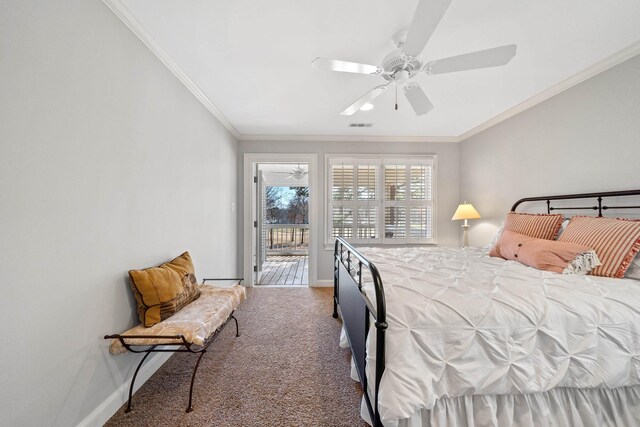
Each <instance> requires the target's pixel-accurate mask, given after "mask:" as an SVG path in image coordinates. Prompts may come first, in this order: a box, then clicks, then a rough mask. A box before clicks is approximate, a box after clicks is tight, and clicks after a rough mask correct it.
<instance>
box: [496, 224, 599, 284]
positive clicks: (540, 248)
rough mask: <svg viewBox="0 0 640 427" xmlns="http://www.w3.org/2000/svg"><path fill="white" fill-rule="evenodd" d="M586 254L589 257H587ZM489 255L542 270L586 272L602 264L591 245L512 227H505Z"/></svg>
mask: <svg viewBox="0 0 640 427" xmlns="http://www.w3.org/2000/svg"><path fill="white" fill-rule="evenodd" d="M585 254H587V256H586V259H585V257H583V255H585ZM489 255H491V256H492V257H500V258H504V259H510V260H515V261H519V262H521V263H522V264H524V265H528V266H530V267H534V268H537V269H539V270H548V271H553V272H556V273H565V274H567V273H582V274H586V273H588V272H589V271H591V269H592V268H594V267H595V266H597V265H599V264H600V262H599V261H598V258H597V256H595V252H594V251H592V250H591V249H590V248H589V247H588V246H584V245H579V244H577V243H567V242H558V241H557V240H546V239H536V238H535V237H530V236H525V235H523V234H519V233H514V232H513V231H510V230H504V232H503V233H502V236H500V239H499V240H498V242H497V243H496V244H495V246H494V247H493V248H491V251H490V252H489Z"/></svg>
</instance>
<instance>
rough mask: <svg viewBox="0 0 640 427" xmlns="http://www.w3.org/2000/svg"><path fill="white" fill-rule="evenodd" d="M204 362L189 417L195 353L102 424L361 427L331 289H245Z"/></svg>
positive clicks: (169, 366)
mask: <svg viewBox="0 0 640 427" xmlns="http://www.w3.org/2000/svg"><path fill="white" fill-rule="evenodd" d="M248 291H249V293H248V298H247V301H245V302H244V303H243V304H242V305H241V306H240V308H239V309H238V310H237V311H236V317H237V318H238V322H239V323H240V337H239V338H236V337H235V327H234V325H233V322H231V323H230V324H229V325H228V327H227V328H225V329H224V330H223V331H222V333H221V334H220V335H219V336H218V337H217V338H216V341H215V342H214V343H213V344H212V345H211V347H209V351H208V352H207V354H205V355H204V357H203V358H202V362H201V363H200V368H199V369H198V375H197V377H196V382H195V386H194V392H193V394H194V396H193V402H194V403H193V408H194V410H193V412H191V413H188V414H187V413H185V408H186V406H187V400H188V393H189V382H190V380H191V372H192V369H193V366H194V364H195V361H196V357H195V356H194V355H192V354H185V353H177V354H174V355H173V356H172V357H171V358H170V359H169V360H168V361H167V362H166V363H165V364H164V365H163V366H162V367H161V368H160V369H159V370H158V371H157V372H156V373H155V374H154V375H153V376H152V377H151V378H150V379H149V381H147V383H146V384H144V385H143V386H142V387H141V388H140V389H139V390H138V392H137V393H136V394H135V395H134V396H133V410H132V412H130V413H128V414H126V413H125V412H124V409H125V406H126V405H123V407H122V408H120V409H119V410H118V412H117V413H116V414H115V415H114V416H113V417H112V418H111V419H110V420H109V421H108V422H107V424H106V425H107V426H212V427H213V426H216V427H218V426H220V427H226V426H234V427H235V426H239V427H244V426H247V427H251V426H263V427H264V426H292V427H293V426H296V427H297V426H331V427H336V426H349V427H352V426H353V427H361V426H362V427H363V426H366V425H367V424H366V423H364V422H363V421H362V420H361V418H360V399H361V389H360V386H359V384H358V383H357V382H355V381H353V380H351V378H350V376H349V372H350V368H349V363H350V362H349V361H350V352H349V351H348V350H345V349H341V348H339V347H338V339H339V335H340V326H341V323H340V321H339V320H336V319H334V318H332V317H331V313H332V310H333V303H332V299H331V296H332V291H333V289H329V288H262V289H260V288H249V289H248Z"/></svg>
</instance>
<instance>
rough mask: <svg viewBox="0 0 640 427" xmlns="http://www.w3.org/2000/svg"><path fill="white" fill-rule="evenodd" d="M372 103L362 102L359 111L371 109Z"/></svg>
mask: <svg viewBox="0 0 640 427" xmlns="http://www.w3.org/2000/svg"><path fill="white" fill-rule="evenodd" d="M373 107H374V105H373V104H372V103H370V102H365V103H364V104H362V107H360V111H370V110H373Z"/></svg>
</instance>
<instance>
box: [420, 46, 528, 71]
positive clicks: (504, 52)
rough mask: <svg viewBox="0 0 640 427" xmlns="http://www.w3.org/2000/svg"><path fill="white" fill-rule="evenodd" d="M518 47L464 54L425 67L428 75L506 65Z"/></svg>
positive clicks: (439, 60)
mask: <svg viewBox="0 0 640 427" xmlns="http://www.w3.org/2000/svg"><path fill="white" fill-rule="evenodd" d="M516 49H517V46H516V45H515V44H509V45H506V46H500V47H494V48H492V49H486V50H479V51H477V52H471V53H464V54H462V55H457V56H451V57H449V58H444V59H438V60H436V61H431V62H429V63H427V64H426V65H425V66H424V71H425V72H426V73H427V74H443V73H454V72H456V71H465V70H475V69H478V68H489V67H498V66H500V65H505V64H507V63H508V62H509V61H511V58H513V57H514V56H515V55H516Z"/></svg>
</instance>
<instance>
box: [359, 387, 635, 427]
mask: <svg viewBox="0 0 640 427" xmlns="http://www.w3.org/2000/svg"><path fill="white" fill-rule="evenodd" d="M365 412H366V411H365ZM363 415H365V414H363ZM366 415H367V418H368V414H366ZM363 418H364V417H363ZM385 426H386V427H387V426H388V427H395V426H397V427H430V426H438V427H445V426H446V427H457V426H469V427H489V426H501V427H502V426H518V427H534V426H535V427H547V426H549V427H550V426H554V427H559V426H562V427H564V426H566V427H604V426H611V427H614V426H617V427H621V426H640V387H639V386H634V387H621V388H617V389H571V388H556V389H553V390H549V391H546V392H543V393H534V394H526V395H484V396H462V397H452V398H443V399H439V400H438V401H437V402H436V405H435V407H434V408H433V409H432V410H430V411H429V410H422V411H419V412H417V413H415V414H414V415H413V416H412V417H411V418H408V419H404V420H400V421H399V422H397V423H394V422H392V423H385Z"/></svg>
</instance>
